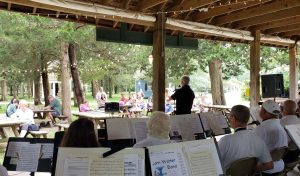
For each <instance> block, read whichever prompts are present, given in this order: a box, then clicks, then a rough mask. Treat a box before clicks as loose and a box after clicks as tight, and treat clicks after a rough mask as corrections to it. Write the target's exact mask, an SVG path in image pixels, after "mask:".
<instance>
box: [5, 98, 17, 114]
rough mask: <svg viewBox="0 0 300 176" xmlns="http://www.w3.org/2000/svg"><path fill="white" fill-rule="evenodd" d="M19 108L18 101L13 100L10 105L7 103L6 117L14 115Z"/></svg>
mask: <svg viewBox="0 0 300 176" xmlns="http://www.w3.org/2000/svg"><path fill="white" fill-rule="evenodd" d="M18 106H19V100H17V99H15V98H13V100H12V103H9V105H8V106H7V109H6V116H7V117H10V116H11V115H12V114H13V113H15V112H16V111H17V109H18Z"/></svg>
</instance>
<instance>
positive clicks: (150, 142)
mask: <svg viewBox="0 0 300 176" xmlns="http://www.w3.org/2000/svg"><path fill="white" fill-rule="evenodd" d="M173 142H176V141H172V140H170V139H159V138H155V137H152V136H148V137H147V138H146V139H144V140H142V141H140V142H138V143H136V144H135V145H134V146H133V148H142V147H148V146H153V145H162V144H169V143H173Z"/></svg>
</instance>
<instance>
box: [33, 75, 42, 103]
mask: <svg viewBox="0 0 300 176" xmlns="http://www.w3.org/2000/svg"><path fill="white" fill-rule="evenodd" d="M40 82H41V76H40V72H37V71H35V72H34V105H39V104H41V84H40Z"/></svg>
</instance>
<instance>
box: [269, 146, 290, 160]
mask: <svg viewBox="0 0 300 176" xmlns="http://www.w3.org/2000/svg"><path fill="white" fill-rule="evenodd" d="M287 150H288V148H287V147H281V148H278V149H274V150H273V151H271V157H272V160H273V161H279V160H281V159H282V158H283V156H284V154H285V153H286V152H287Z"/></svg>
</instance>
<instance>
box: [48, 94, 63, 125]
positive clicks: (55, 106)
mask: <svg viewBox="0 0 300 176" xmlns="http://www.w3.org/2000/svg"><path fill="white" fill-rule="evenodd" d="M48 99H49V102H50V104H49V105H48V106H46V107H44V109H45V110H54V112H50V113H48V114H47V116H48V117H49V118H50V120H51V121H52V123H53V124H54V123H55V122H56V121H55V118H56V117H58V116H60V115H61V109H62V107H61V105H60V102H59V101H58V99H56V98H54V97H53V96H52V95H50V96H49V97H48Z"/></svg>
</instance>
